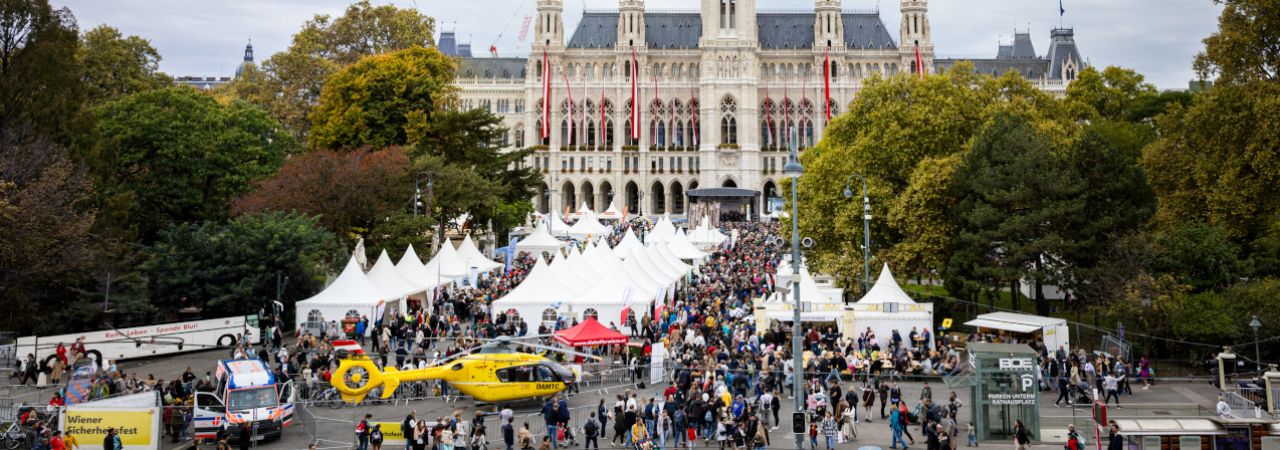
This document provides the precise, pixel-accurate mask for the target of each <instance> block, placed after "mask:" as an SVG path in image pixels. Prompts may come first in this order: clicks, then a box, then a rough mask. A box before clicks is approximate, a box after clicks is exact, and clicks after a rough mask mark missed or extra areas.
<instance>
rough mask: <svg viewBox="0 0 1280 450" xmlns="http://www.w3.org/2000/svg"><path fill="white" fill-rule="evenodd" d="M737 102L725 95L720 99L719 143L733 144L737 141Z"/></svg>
mask: <svg viewBox="0 0 1280 450" xmlns="http://www.w3.org/2000/svg"><path fill="white" fill-rule="evenodd" d="M737 112H738V102H737V101H735V100H734V99H733V97H731V96H728V95H726V96H725V97H724V99H723V100H721V101H720V116H721V117H720V143H721V144H725V145H733V144H737V143H738V119H737V117H736V116H737Z"/></svg>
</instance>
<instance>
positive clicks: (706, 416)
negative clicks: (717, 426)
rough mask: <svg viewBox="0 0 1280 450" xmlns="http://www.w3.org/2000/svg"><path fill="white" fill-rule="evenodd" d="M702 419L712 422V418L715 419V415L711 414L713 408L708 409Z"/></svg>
mask: <svg viewBox="0 0 1280 450" xmlns="http://www.w3.org/2000/svg"><path fill="white" fill-rule="evenodd" d="M702 420H704V421H707V422H710V421H712V420H715V416H713V415H711V410H710V409H708V410H707V413H706V414H704V415H703V418H702Z"/></svg>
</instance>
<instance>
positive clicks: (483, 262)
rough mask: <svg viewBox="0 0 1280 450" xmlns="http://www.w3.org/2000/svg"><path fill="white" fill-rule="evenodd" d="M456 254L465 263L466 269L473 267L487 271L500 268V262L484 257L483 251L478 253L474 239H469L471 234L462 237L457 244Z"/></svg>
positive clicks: (478, 249)
mask: <svg viewBox="0 0 1280 450" xmlns="http://www.w3.org/2000/svg"><path fill="white" fill-rule="evenodd" d="M458 256H459V257H461V258H462V261H463V262H465V263H466V264H467V268H468V269H470V268H471V267H475V268H476V269H478V270H479V271H481V272H489V271H493V270H497V269H501V268H502V263H500V262H495V261H493V260H491V259H489V258H486V257H485V256H484V254H483V253H480V248H479V247H476V243H475V241H472V240H471V234H467V236H466V237H464V238H462V243H461V244H459V245H458Z"/></svg>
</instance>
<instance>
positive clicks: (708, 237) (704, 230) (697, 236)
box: [689, 216, 729, 250]
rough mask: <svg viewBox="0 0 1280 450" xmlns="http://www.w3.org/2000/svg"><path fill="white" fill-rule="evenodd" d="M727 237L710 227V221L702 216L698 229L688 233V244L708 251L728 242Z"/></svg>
mask: <svg viewBox="0 0 1280 450" xmlns="http://www.w3.org/2000/svg"><path fill="white" fill-rule="evenodd" d="M728 239H729V237H728V236H725V235H724V233H721V232H720V229H718V228H716V227H712V226H711V219H709V218H707V216H702V222H701V223H699V224H698V227H697V228H695V229H694V230H693V232H692V233H689V242H690V243H692V244H693V246H694V247H697V248H698V249H700V250H710V249H712V248H715V247H718V246H719V245H720V244H722V243H724V241H725V240H728Z"/></svg>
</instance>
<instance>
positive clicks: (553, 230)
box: [542, 211, 569, 236]
mask: <svg viewBox="0 0 1280 450" xmlns="http://www.w3.org/2000/svg"><path fill="white" fill-rule="evenodd" d="M542 220H543V222H548V225H547V226H548V228H547V232H548V233H550V234H551V235H552V236H564V235H566V234H568V233H569V224H568V223H567V222H565V221H564V217H561V216H560V213H559V212H557V211H551V217H543V218H542Z"/></svg>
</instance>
